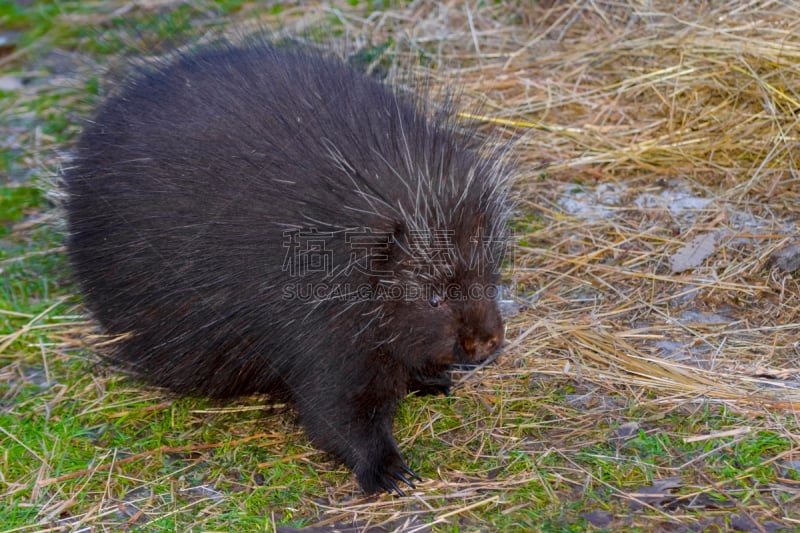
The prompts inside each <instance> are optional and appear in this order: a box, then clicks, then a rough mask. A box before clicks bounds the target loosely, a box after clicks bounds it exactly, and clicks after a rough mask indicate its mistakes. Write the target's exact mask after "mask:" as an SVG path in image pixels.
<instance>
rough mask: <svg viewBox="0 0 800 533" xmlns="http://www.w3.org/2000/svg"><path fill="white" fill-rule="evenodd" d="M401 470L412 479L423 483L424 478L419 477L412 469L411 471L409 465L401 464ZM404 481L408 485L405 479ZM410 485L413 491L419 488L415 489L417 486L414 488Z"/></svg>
mask: <svg viewBox="0 0 800 533" xmlns="http://www.w3.org/2000/svg"><path fill="white" fill-rule="evenodd" d="M400 469H401V470H402V471H403V472H405V473H406V474H408V475H409V477H411V478H413V479H416V480H417V481H419V482H422V478H421V477H419V476H418V475H417V474H416V472H414V471H413V470H411V469H410V468H409V467H408V466H407V465H405V464H401V465H400ZM403 481H405V482H406V483H408V481H406V480H405V479H403ZM408 485H410V486H411V488H412V489H415V488H417V487H415V486H414V485H413V484H411V483H408Z"/></svg>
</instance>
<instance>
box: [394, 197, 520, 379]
mask: <svg viewBox="0 0 800 533" xmlns="http://www.w3.org/2000/svg"><path fill="white" fill-rule="evenodd" d="M450 213H451V215H452V217H451V218H450V220H445V221H444V224H441V225H440V226H438V227H437V226H433V227H431V228H430V229H429V228H425V229H419V227H418V228H417V229H415V230H413V231H406V232H401V233H400V234H398V235H395V237H396V239H397V243H396V244H395V248H396V249H398V250H401V251H402V252H401V255H402V257H401V258H400V260H399V261H398V262H397V263H396V264H395V269H396V274H398V275H397V276H396V277H395V279H394V280H393V282H395V283H397V282H398V280H399V283H400V284H401V285H402V287H403V289H404V291H405V292H406V294H407V295H408V296H409V297H407V298H404V299H401V300H399V301H396V302H394V305H393V306H392V307H390V308H389V309H387V311H388V316H389V317H390V318H391V321H390V330H391V334H392V336H393V339H392V343H393V349H394V351H395V352H396V353H401V354H402V355H403V356H404V360H405V361H406V364H407V365H408V366H409V367H411V368H413V369H417V370H419V369H422V371H423V373H430V372H437V371H439V370H441V369H442V368H445V367H449V366H451V365H453V364H478V363H481V362H483V361H484V360H486V359H487V358H488V357H489V356H490V355H492V354H493V353H494V352H495V351H497V350H498V349H499V348H500V346H501V345H502V343H503V340H504V334H503V322H502V317H501V315H500V311H499V308H498V305H497V295H496V292H497V281H498V275H499V267H500V263H501V261H502V259H503V257H504V254H505V247H506V246H507V238H506V234H505V228H504V226H500V225H497V223H496V221H495V220H494V219H493V218H492V213H491V212H489V211H487V210H486V209H482V205H481V203H480V202H476V203H475V204H474V205H464V206H463V209H462V206H456V207H455V208H454V209H452V210H451V211H450Z"/></svg>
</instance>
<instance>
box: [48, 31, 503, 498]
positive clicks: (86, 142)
mask: <svg viewBox="0 0 800 533" xmlns="http://www.w3.org/2000/svg"><path fill="white" fill-rule="evenodd" d="M429 115H433V116H429ZM450 115H451V114H450V113H449V112H447V110H445V112H438V113H430V112H429V108H427V107H426V106H425V105H423V104H421V103H420V100H419V99H417V98H415V97H411V96H403V95H397V94H395V93H394V92H393V91H392V89H391V88H390V87H388V86H387V85H386V84H384V83H383V82H380V81H377V80H374V79H371V78H368V77H365V76H364V75H362V74H359V73H357V72H356V71H354V70H353V69H352V68H350V67H348V66H346V65H345V64H343V63H341V62H340V61H338V60H335V59H331V58H327V57H324V56H322V55H320V54H317V53H311V52H308V51H304V50H298V49H276V48H273V47H271V46H269V45H267V44H258V43H250V44H248V45H245V46H242V47H235V46H231V45H218V46H214V47H209V48H206V49H201V50H199V51H195V52H191V53H186V54H183V55H181V56H180V57H178V58H177V60H174V61H172V62H165V63H163V64H161V65H159V66H158V67H156V68H154V69H151V70H148V71H146V72H144V73H140V74H139V75H137V76H134V77H132V78H131V79H130V80H129V81H128V82H126V84H125V85H124V86H123V87H122V88H121V89H120V90H119V91H118V92H117V94H116V95H115V96H112V97H111V98H109V99H108V100H107V101H106V102H105V103H104V104H103V105H102V106H101V107H100V109H99V110H98V112H97V113H96V115H95V117H94V119H93V120H92V122H91V123H90V124H89V125H88V126H87V127H86V129H85V131H84V133H83V135H82V136H81V138H80V140H79V142H78V145H77V149H76V158H75V160H74V163H73V165H72V166H71V168H69V169H67V170H66V171H65V176H64V181H65V186H66V191H67V195H68V200H67V203H66V211H67V222H68V229H69V237H68V243H67V244H68V254H69V258H70V261H71V263H72V265H73V267H74V270H75V272H76V276H77V279H78V281H79V284H80V286H81V289H82V292H83V293H84V295H85V299H86V302H87V305H88V307H89V309H90V311H91V313H92V314H93V316H94V317H95V318H96V319H97V320H98V321H99V323H100V324H101V326H102V328H103V329H104V330H105V332H107V333H108V334H110V335H114V336H120V338H119V340H118V341H117V342H116V343H115V352H114V354H113V358H114V359H115V360H116V361H117V362H119V363H122V364H124V365H126V366H128V367H130V368H131V369H133V370H134V371H135V372H137V373H138V374H139V375H140V376H142V377H143V378H145V379H146V380H148V381H149V382H151V383H153V384H156V385H160V386H164V387H168V388H169V389H172V390H174V391H177V392H179V393H184V394H202V395H208V396H212V397H230V396H237V395H242V394H249V393H254V392H266V393H272V394H275V395H278V396H281V397H285V398H287V399H289V400H291V401H292V402H293V403H294V405H295V406H296V408H297V411H298V414H299V417H300V419H301V422H302V423H303V424H304V426H305V428H306V430H307V433H308V434H309V436H310V437H311V439H312V441H313V442H314V443H315V444H316V445H317V446H319V447H321V448H322V449H325V450H327V451H329V452H331V453H333V454H334V455H335V456H336V457H337V458H339V459H340V460H342V461H343V462H344V463H345V464H346V465H347V466H348V467H350V468H351V469H353V470H354V471H355V473H356V474H357V476H358V479H359V482H360V483H361V486H362V487H363V488H364V489H365V490H366V491H367V492H373V491H376V490H380V489H391V490H397V491H398V492H400V491H399V489H398V488H397V486H396V484H395V482H394V479H399V480H401V481H403V482H406V483H409V484H411V483H410V481H409V480H408V479H407V476H411V475H414V474H413V473H412V472H410V471H409V470H408V468H407V467H406V466H405V463H403V461H402V459H401V458H400V456H399V452H398V451H397V446H396V444H395V442H394V439H393V437H392V435H391V425H392V416H393V414H394V411H395V407H396V404H397V402H398V401H399V399H400V398H402V396H403V395H405V394H406V393H407V391H409V390H415V389H417V390H422V391H423V392H435V391H437V390H447V388H448V386H449V383H450V381H449V376H448V374H447V372H446V371H447V369H448V368H449V366H450V365H452V364H453V363H459V362H462V363H463V362H467V363H469V362H473V363H474V362H480V361H481V360H483V359H485V358H486V357H487V356H488V355H490V354H491V353H492V352H494V351H495V350H496V349H497V347H498V346H499V345H500V343H501V341H502V338H503V332H502V322H501V319H500V315H499V313H498V310H497V305H496V303H495V301H494V300H493V298H492V297H491V296H492V295H491V294H486V292H481V290H482V289H483V290H488V289H491V288H492V287H493V286H494V283H495V281H496V277H497V273H498V268H499V261H500V258H501V256H502V249H503V246H504V243H505V221H506V217H507V209H508V208H507V201H506V200H507V198H506V197H507V186H508V182H507V178H506V173H507V172H506V169H505V168H504V166H503V163H502V162H501V158H498V157H495V156H494V155H493V154H492V153H491V151H489V150H486V149H485V148H483V147H482V146H481V145H480V143H479V142H478V141H477V138H476V137H475V136H474V135H473V134H472V133H470V132H466V133H459V132H457V129H456V125H455V123H454V122H453V121H452V118H451V117H450ZM398 290H399V291H400V292H399V293H398V292H397V291H398ZM469 291H472V293H469ZM398 296H399V297H398ZM403 472H405V474H404V473H403Z"/></svg>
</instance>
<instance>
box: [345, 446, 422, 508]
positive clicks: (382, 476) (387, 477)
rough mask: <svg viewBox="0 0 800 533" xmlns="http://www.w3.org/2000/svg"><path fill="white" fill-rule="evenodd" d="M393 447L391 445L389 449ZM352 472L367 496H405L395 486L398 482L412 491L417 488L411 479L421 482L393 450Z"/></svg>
mask: <svg viewBox="0 0 800 533" xmlns="http://www.w3.org/2000/svg"><path fill="white" fill-rule="evenodd" d="M394 447H395V446H394V443H392V444H391V448H394ZM354 471H355V474H356V477H357V478H358V483H359V485H361V488H362V489H363V490H364V492H366V493H367V494H374V493H376V492H381V491H386V492H391V493H394V494H396V495H397V496H405V495H406V493H405V492H403V490H402V489H401V488H400V486H399V485H398V484H397V482H398V481H400V482H402V483H403V484H405V485H408V486H409V487H411V488H412V489H415V488H417V487H416V485H414V482H413V481H411V480H412V479H414V480H416V481H422V479H421V478H420V477H419V476H418V475H417V474H416V473H414V471H413V470H411V469H410V468H409V467H408V465H406V463H405V461H403V458H402V457H401V456H400V454H399V453H398V452H397V451H396V450H395V449H388V450H385V452H384V453H382V454H376V455H375V456H374V457H373V458H372V459H371V460H369V461H365V462H364V463H361V464H359V465H357V466H356V468H354Z"/></svg>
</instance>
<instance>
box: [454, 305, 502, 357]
mask: <svg viewBox="0 0 800 533" xmlns="http://www.w3.org/2000/svg"><path fill="white" fill-rule="evenodd" d="M469 311H471V312H470V313H469V314H470V315H471V316H468V317H466V320H464V322H463V324H464V326H463V327H462V329H461V331H460V334H459V342H460V344H461V352H462V358H463V360H461V361H459V362H460V363H466V364H480V363H482V362H484V361H485V360H486V359H488V358H489V356H490V355H492V354H493V353H495V352H496V351H497V350H499V349H500V347H501V346H502V345H503V341H504V340H505V334H504V331H503V320H502V317H501V316H500V311H499V309H498V308H497V305H496V304H495V303H494V302H492V303H491V305H488V304H487V305H480V306H477V309H471V310H469Z"/></svg>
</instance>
